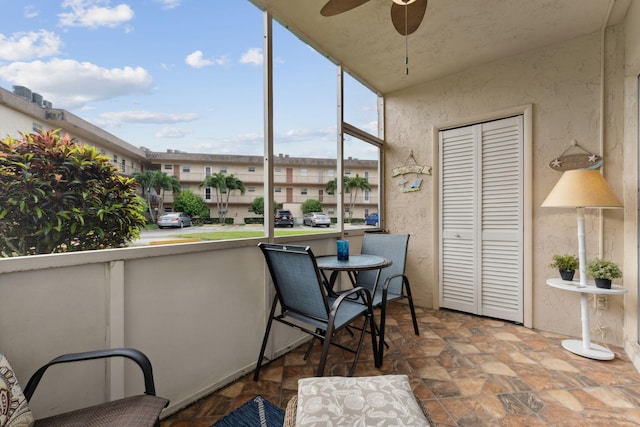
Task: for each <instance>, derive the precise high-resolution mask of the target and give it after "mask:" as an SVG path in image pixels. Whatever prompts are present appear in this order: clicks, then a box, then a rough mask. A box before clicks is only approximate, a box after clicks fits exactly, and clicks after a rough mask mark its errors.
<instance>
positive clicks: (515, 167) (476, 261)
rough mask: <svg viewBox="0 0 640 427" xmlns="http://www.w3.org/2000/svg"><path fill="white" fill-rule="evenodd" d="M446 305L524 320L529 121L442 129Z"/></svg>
mask: <svg viewBox="0 0 640 427" xmlns="http://www.w3.org/2000/svg"><path fill="white" fill-rule="evenodd" d="M439 152H440V165H441V167H440V227H441V230H440V278H441V280H440V306H441V307H444V308H451V309H454V310H461V311H465V312H469V313H474V314H479V315H483V316H490V317H496V318H500V319H505V320H511V321H515V322H523V306H522V299H523V287H524V283H523V268H522V266H523V231H524V230H523V202H524V201H523V195H522V189H523V172H522V171H523V154H522V153H523V121H522V116H516V117H510V118H507V119H502V120H496V121H492V122H487V123H480V124H476V125H473V126H467V127H463V128H457V129H451V130H446V131H442V132H440V150H439Z"/></svg>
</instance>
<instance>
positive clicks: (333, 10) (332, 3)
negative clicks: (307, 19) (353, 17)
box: [320, 0, 369, 16]
mask: <svg viewBox="0 0 640 427" xmlns="http://www.w3.org/2000/svg"><path fill="white" fill-rule="evenodd" d="M368 1H369V0H329V1H328V2H327V4H325V5H324V6H323V7H322V9H321V10H320V15H322V16H334V15H338V14H340V13H342V12H346V11H348V10H351V9H354V8H356V7H358V6H360V5H363V4H365V3H366V2H368Z"/></svg>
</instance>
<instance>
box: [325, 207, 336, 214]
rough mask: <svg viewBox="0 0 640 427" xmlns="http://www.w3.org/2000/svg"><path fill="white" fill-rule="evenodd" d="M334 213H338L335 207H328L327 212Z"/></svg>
mask: <svg viewBox="0 0 640 427" xmlns="http://www.w3.org/2000/svg"><path fill="white" fill-rule="evenodd" d="M334 213H336V211H335V209H333V208H329V209H327V214H329V215H333V214H334Z"/></svg>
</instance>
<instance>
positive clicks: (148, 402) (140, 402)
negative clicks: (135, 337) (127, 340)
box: [24, 348, 169, 427]
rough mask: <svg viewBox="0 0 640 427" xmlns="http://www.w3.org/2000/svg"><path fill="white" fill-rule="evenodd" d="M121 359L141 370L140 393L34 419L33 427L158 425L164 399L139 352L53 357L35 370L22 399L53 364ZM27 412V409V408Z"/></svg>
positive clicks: (124, 350) (110, 351) (28, 397)
mask: <svg viewBox="0 0 640 427" xmlns="http://www.w3.org/2000/svg"><path fill="white" fill-rule="evenodd" d="M110 357H125V358H128V359H131V360H133V361H134V362H136V363H137V364H138V366H139V367H140V369H141V370H142V374H143V377H144V386H145V391H144V394H141V395H136V396H131V397H125V398H123V399H118V400H114V401H111V402H106V403H102V404H99V405H95V406H91V407H88V408H83V409H78V410H75V411H71V412H66V413H63V414H59V415H54V416H51V417H47V418H41V419H36V420H35V423H34V426H35V427H70V426H93V427H98V426H109V427H116V426H117V427H142V426H160V421H159V415H160V412H161V411H162V410H163V409H164V408H165V407H166V406H167V405H168V404H169V401H168V400H167V399H164V398H162V397H158V396H156V390H155V385H154V381H153V371H152V368H151V362H150V361H149V359H148V358H147V356H146V355H144V354H143V353H142V352H141V351H139V350H136V349H133V348H115V349H107V350H97V351H88V352H84V353H73V354H66V355H63V356H60V357H56V358H55V359H53V360H51V361H50V362H49V363H47V364H46V365H44V366H43V367H41V368H40V369H38V370H37V371H36V372H35V373H34V374H33V375H32V376H31V378H30V379H29V382H28V383H27V386H26V387H25V388H24V398H25V399H26V401H27V402H28V401H30V400H31V398H32V397H33V394H34V393H35V391H36V387H37V386H38V384H39V383H40V380H41V379H42V376H43V375H44V373H45V371H46V370H47V369H48V368H50V367H51V366H53V365H57V364H60V363H70V362H78V361H85V360H94V359H104V358H110ZM27 411H28V408H27Z"/></svg>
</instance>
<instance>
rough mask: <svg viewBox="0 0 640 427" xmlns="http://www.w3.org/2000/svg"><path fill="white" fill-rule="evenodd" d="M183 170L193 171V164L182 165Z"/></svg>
mask: <svg viewBox="0 0 640 427" xmlns="http://www.w3.org/2000/svg"><path fill="white" fill-rule="evenodd" d="M182 172H191V166H189V165H182Z"/></svg>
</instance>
